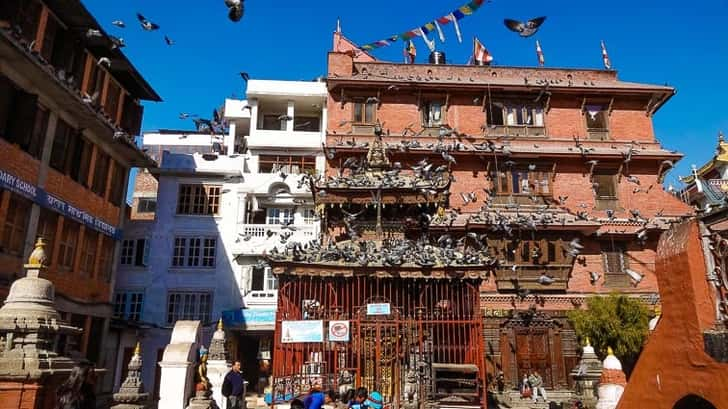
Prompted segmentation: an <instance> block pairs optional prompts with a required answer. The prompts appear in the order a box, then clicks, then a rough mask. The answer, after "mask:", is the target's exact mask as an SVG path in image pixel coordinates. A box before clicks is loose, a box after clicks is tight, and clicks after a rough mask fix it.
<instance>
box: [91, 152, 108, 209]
mask: <svg viewBox="0 0 728 409" xmlns="http://www.w3.org/2000/svg"><path fill="white" fill-rule="evenodd" d="M111 161H112V159H111V156H109V155H108V154H107V153H106V152H103V151H101V149H99V148H98V147H97V148H96V160H95V163H94V174H93V183H92V184H91V191H92V192H94V193H96V194H97V195H99V196H101V197H105V195H106V187H107V186H108V176H109V168H110V167H111Z"/></svg>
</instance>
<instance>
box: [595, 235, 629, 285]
mask: <svg viewBox="0 0 728 409" xmlns="http://www.w3.org/2000/svg"><path fill="white" fill-rule="evenodd" d="M627 249H628V243H627V241H603V242H602V243H601V255H602V265H603V267H604V284H605V286H608V287H620V288H626V287H629V286H630V279H629V276H628V275H627V273H626V272H625V270H626V269H627V268H629V258H628V251H627ZM610 254H612V257H615V255H616V256H617V257H619V260H618V262H619V264H620V267H619V271H613V270H614V269H613V268H612V267H614V266H612V265H611V264H613V263H612V262H610V259H609V257H610Z"/></svg>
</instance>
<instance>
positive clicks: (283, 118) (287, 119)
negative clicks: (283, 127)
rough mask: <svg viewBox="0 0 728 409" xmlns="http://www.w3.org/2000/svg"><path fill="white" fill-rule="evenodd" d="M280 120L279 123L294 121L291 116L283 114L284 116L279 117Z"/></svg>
mask: <svg viewBox="0 0 728 409" xmlns="http://www.w3.org/2000/svg"><path fill="white" fill-rule="evenodd" d="M278 120H279V121H292V120H293V117H292V116H290V115H286V114H283V115H281V116H279V117H278Z"/></svg>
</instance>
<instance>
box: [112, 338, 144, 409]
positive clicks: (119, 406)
mask: <svg viewBox="0 0 728 409" xmlns="http://www.w3.org/2000/svg"><path fill="white" fill-rule="evenodd" d="M127 368H128V372H127V376H126V379H125V380H124V383H122V384H121V387H120V388H119V392H117V393H115V394H114V402H115V403H116V405H114V406H112V407H111V409H146V408H148V407H149V393H146V392H144V384H143V383H142V351H141V345H139V342H137V344H136V348H134V355H132V357H131V359H130V360H129V366H128V367H127Z"/></svg>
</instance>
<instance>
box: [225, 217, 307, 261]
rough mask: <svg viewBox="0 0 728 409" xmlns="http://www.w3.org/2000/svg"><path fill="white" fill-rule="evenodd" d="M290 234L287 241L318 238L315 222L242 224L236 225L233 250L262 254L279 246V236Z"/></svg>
mask: <svg viewBox="0 0 728 409" xmlns="http://www.w3.org/2000/svg"><path fill="white" fill-rule="evenodd" d="M289 233H290V234H291V236H290V237H289V238H288V239H287V240H286V243H288V242H300V243H306V242H309V241H311V240H316V239H317V238H318V226H317V225H315V224H296V225H292V226H289V227H284V226H283V225H281V224H242V225H240V226H239V227H238V240H237V242H236V246H235V251H236V252H237V253H238V254H262V253H263V252H265V251H270V250H272V249H273V248H274V247H279V248H280V247H281V245H282V244H284V243H282V242H281V236H282V235H288V234H289Z"/></svg>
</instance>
